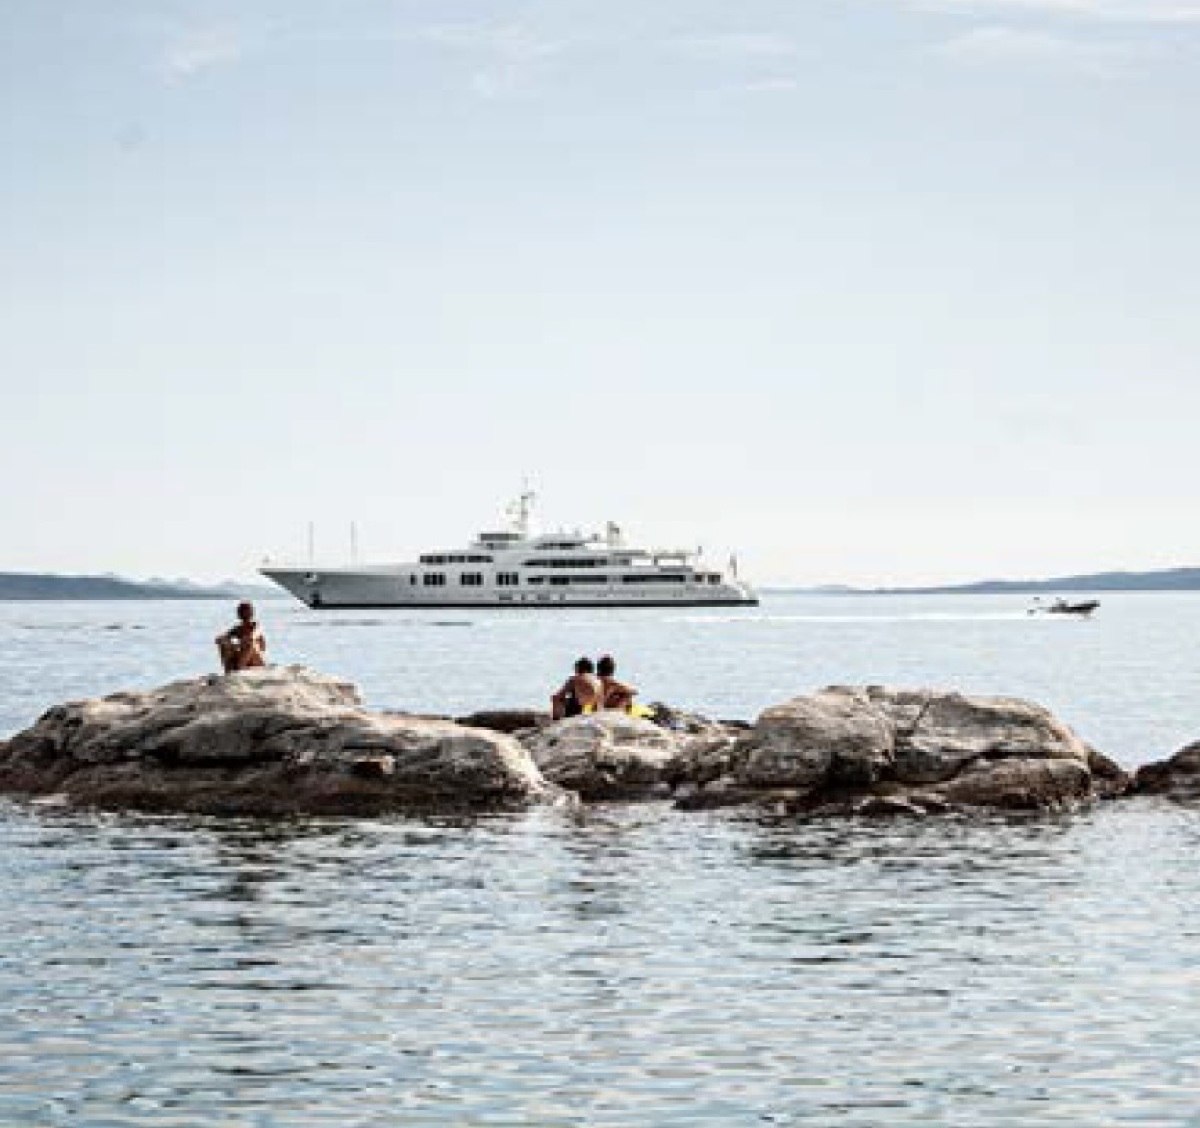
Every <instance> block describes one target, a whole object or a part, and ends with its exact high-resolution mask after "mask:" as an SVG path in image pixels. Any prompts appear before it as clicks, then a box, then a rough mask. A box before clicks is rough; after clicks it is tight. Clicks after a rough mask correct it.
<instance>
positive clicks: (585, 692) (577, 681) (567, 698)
mask: <svg viewBox="0 0 1200 1128" xmlns="http://www.w3.org/2000/svg"><path fill="white" fill-rule="evenodd" d="M600 693H601V688H600V681H599V679H598V678H597V677H596V667H595V666H594V665H592V660H591V659H590V658H580V659H579V661H577V662H576V663H575V673H573V674H572V675H571V676H570V677H569V678H567V680H566V681H565V682H563V684H562V688H561V689H559V691H558V692H557V693H555V694H554V696H553V697H551V698H550V715H551V716H552V717H553V718H554V719H555V720H556V721H561V720H562V719H563V717H578V716H579V715H580V714H582V713H594V712H595V711H596V710H597V709H599V708H600Z"/></svg>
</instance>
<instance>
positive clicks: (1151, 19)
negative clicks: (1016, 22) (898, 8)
mask: <svg viewBox="0 0 1200 1128" xmlns="http://www.w3.org/2000/svg"><path fill="white" fill-rule="evenodd" d="M916 7H919V8H921V9H923V10H925V11H938V12H962V13H974V14H980V13H984V14H988V13H990V14H993V15H1005V14H1007V15H1043V16H1060V17H1070V18H1075V19H1084V20H1101V21H1109V22H1116V23H1137V24H1200V2H1196V0H917V3H916Z"/></svg>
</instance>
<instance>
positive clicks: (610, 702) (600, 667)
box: [596, 654, 637, 713]
mask: <svg viewBox="0 0 1200 1128" xmlns="http://www.w3.org/2000/svg"><path fill="white" fill-rule="evenodd" d="M596 673H597V674H599V676H600V687H601V689H602V691H603V697H602V699H601V700H602V703H601V705H600V708H601V709H619V710H620V711H621V712H623V713H632V712H633V699H634V697H635V696H636V694H637V690H636V689H634V688H633V686H631V685H626V684H625V683H624V682H622V681H617V678H616V673H617V663H616V662H615V661H614V660H613V656H612V655H611V654H606V655H604V657H603V658H601V659H600V661H599V662H597V663H596Z"/></svg>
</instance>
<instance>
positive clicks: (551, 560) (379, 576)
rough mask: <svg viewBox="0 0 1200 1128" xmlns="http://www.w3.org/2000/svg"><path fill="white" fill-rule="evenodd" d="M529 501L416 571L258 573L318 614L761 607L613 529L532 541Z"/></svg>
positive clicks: (715, 575) (746, 592) (686, 556)
mask: <svg viewBox="0 0 1200 1128" xmlns="http://www.w3.org/2000/svg"><path fill="white" fill-rule="evenodd" d="M532 502H533V494H531V493H529V492H528V491H526V492H525V493H523V494H522V495H521V496H520V497H519V498H518V499H517V500H516V501H515V502H514V503H513V504H512V505H511V506H509V510H508V513H509V516H510V518H511V520H510V527H509V528H508V529H505V530H503V531H501V532H491V533H480V534H479V536H478V537H476V539H475V540H474V541H472V542H471V544H470V545H469V546H468V547H467V548H465V549H447V550H444V551H437V552H427V553H423V554H422V555H421V556H420V557H419V559H418V560H417V562H416V563H415V564H345V565H337V566H326V565H323V564H322V565H318V564H316V563H315V562H310V563H308V564H275V563H272V562H270V561H268V562H267V563H265V564H264V565H263V567H262V568H260V569H259V571H260V572H261V573H262V575H264V576H266V577H267V578H268V579H270V580H273V581H274V582H275V583H277V584H278V585H279V586H280V587H282V588H284V589H285V590H287V591H289V592H291V594H292V595H294V596H295V597H296V598H297V599H299V600H300V601H301V602H303V603H306V604H308V606H309V607H314V608H327V609H336V608H367V607H372V608H374V607H695V606H703V607H714V606H746V605H750V604H756V603H757V602H758V596H757V595H755V593H754V591H753V589H751V588H750V587H749V586H748V585H747V584H744V583H742V582H741V581H740V580H739V579H738V578H737V565H736V561H734V560H732V559H731V560H730V563H729V568H728V569H727V570H726V571H724V572H722V571H718V570H716V569H712V568H708V567H706V566H704V565H703V564H702V563H701V562H700V558H699V553H697V552H690V551H687V550H682V549H644V548H630V547H628V546H627V545H626V544H625V540H624V537H623V536H622V535H621V530H620V529H619V528H618V527H617V526H616V525H614V524H612V523H611V522H609V525H608V528H607V530H606V532H605V534H604V535H603V536H598V535H596V536H584V535H583V534H581V533H550V534H544V535H540V536H538V535H533V534H532V533H531V532H530V508H531V505H532Z"/></svg>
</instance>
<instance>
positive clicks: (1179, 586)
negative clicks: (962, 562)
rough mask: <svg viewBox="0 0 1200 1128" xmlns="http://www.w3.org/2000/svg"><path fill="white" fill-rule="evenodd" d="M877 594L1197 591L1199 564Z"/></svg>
mask: <svg viewBox="0 0 1200 1128" xmlns="http://www.w3.org/2000/svg"><path fill="white" fill-rule="evenodd" d="M871 591H872V593H877V594H880V595H1004V594H1026V595H1028V594H1034V593H1061V592H1072V593H1080V592H1102V591H1200V568H1165V569H1162V570H1160V571H1155V572H1093V573H1090V574H1087V575H1082V576H1054V577H1051V578H1050V579H1046V580H979V581H977V582H975V583H970V584H946V585H942V586H939V587H902V588H873V589H871Z"/></svg>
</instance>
